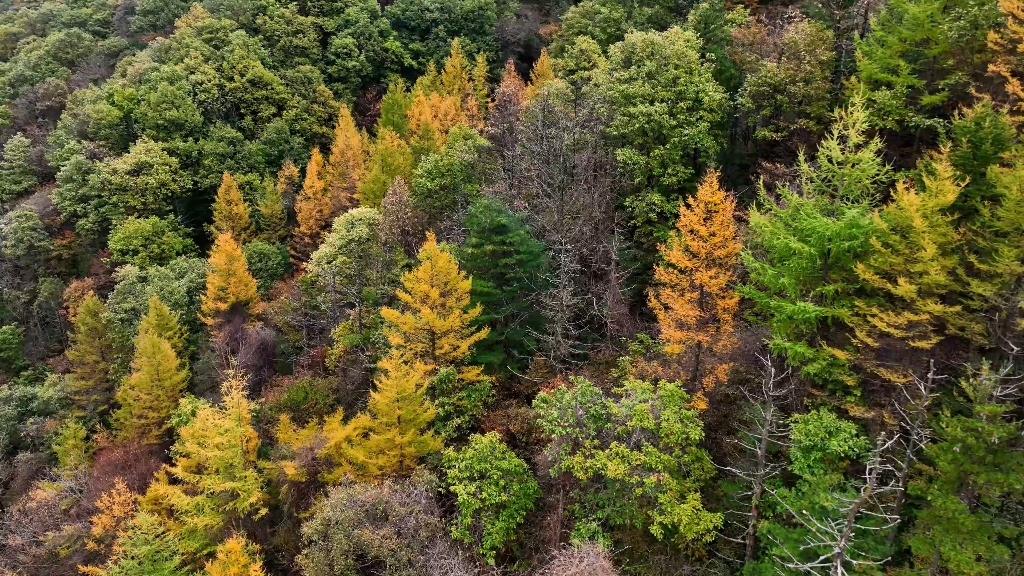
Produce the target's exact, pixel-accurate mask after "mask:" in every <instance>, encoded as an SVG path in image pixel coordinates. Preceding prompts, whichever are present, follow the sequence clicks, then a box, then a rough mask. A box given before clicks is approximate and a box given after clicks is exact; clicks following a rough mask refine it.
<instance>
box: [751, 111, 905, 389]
mask: <svg viewBox="0 0 1024 576" xmlns="http://www.w3.org/2000/svg"><path fill="white" fill-rule="evenodd" d="M866 134H867V116H866V111H865V110H864V107H863V102H862V101H860V100H854V102H853V103H852V105H851V107H850V108H849V109H847V110H845V111H841V112H840V113H839V114H838V116H837V122H836V126H835V127H834V128H833V130H832V133H831V134H830V135H829V137H828V138H826V139H825V140H824V141H823V142H822V143H821V145H819V147H818V154H817V158H816V163H815V165H813V166H812V165H810V164H809V163H808V162H806V161H805V160H803V159H801V161H800V163H799V165H798V166H797V169H798V172H799V176H800V188H801V191H802V193H797V192H794V191H792V190H791V189H789V187H786V186H783V187H781V188H780V189H779V190H778V196H779V198H778V199H775V198H772V197H771V196H769V195H768V193H767V191H765V190H764V189H763V188H762V191H761V205H759V206H757V207H755V208H753V209H752V210H751V211H750V239H749V244H748V248H747V250H746V251H744V252H743V254H742V259H743V262H744V264H745V265H746V268H747V270H748V273H749V281H748V283H747V284H745V285H744V286H741V287H740V289H739V290H740V293H741V294H742V295H744V296H746V297H747V298H749V299H750V300H752V301H753V302H754V305H755V310H756V313H757V314H758V316H759V317H760V318H761V319H762V321H763V322H764V324H765V326H766V327H767V328H768V330H769V331H770V332H771V338H770V340H769V345H770V346H771V348H772V351H773V352H774V353H776V354H779V355H781V356H782V357H784V358H785V359H786V361H787V362H788V363H789V364H790V365H792V366H796V367H798V368H799V369H800V373H801V374H802V375H803V376H805V377H807V378H810V379H812V380H814V381H816V382H818V383H820V384H824V385H827V386H829V387H833V388H836V389H838V390H846V391H848V392H850V391H852V392H856V391H855V390H853V389H851V388H849V387H850V386H852V385H853V384H854V377H853V374H852V373H851V372H850V370H849V366H848V359H849V354H848V352H847V351H846V350H843V349H841V348H840V347H841V346H843V345H844V341H843V340H842V338H843V336H844V333H843V332H842V331H841V328H843V327H844V326H845V325H846V323H847V322H849V321H850V320H851V314H852V313H853V310H854V308H855V303H856V296H857V291H858V290H859V289H860V285H861V281H860V278H859V276H857V274H856V271H855V268H856V265H857V263H858V262H860V261H861V260H863V259H864V258H865V257H866V255H867V254H868V253H869V252H870V249H871V244H870V238H871V236H872V234H873V231H874V223H873V221H872V219H871V214H870V210H871V203H872V202H873V201H874V199H875V198H876V197H877V195H878V191H879V189H880V187H881V185H882V184H883V183H884V182H885V181H886V180H887V179H888V174H889V170H888V167H887V166H886V165H885V164H884V163H883V161H882V160H881V157H880V151H881V150H880V149H881V142H880V141H879V140H877V139H868V138H867V136H866Z"/></svg>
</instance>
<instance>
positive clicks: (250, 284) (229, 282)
mask: <svg viewBox="0 0 1024 576" xmlns="http://www.w3.org/2000/svg"><path fill="white" fill-rule="evenodd" d="M209 262H210V270H209V272H207V274H206V294H204V295H203V297H202V302H201V305H202V306H201V310H202V315H201V316H200V318H201V319H202V320H203V322H205V323H206V324H209V325H216V324H218V323H219V322H220V321H221V320H222V319H223V318H224V317H225V316H226V315H227V314H229V313H231V312H234V311H238V310H245V311H249V312H251V311H252V310H253V307H254V306H255V305H256V304H258V303H259V293H258V292H257V291H256V280H255V279H254V278H253V277H252V274H250V273H249V268H248V266H247V265H246V261H245V255H244V254H242V248H241V247H240V246H239V245H238V243H237V242H235V240H234V238H232V237H231V235H230V234H221V235H220V236H217V241H216V242H215V243H214V244H213V249H211V250H210V258H209Z"/></svg>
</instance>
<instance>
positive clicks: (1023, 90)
mask: <svg viewBox="0 0 1024 576" xmlns="http://www.w3.org/2000/svg"><path fill="white" fill-rule="evenodd" d="M998 6H999V11H1000V12H1001V13H1002V14H1001V16H1002V17H1003V18H1004V19H1005V23H1004V26H1002V27H1000V28H999V29H994V30H992V31H990V32H989V33H988V37H987V42H988V48H989V49H990V50H992V51H993V52H994V57H993V58H992V61H991V62H990V63H989V65H988V72H989V74H994V75H996V76H999V77H1001V78H1002V79H1003V90H1005V91H1006V96H1007V99H1008V100H1009V102H1010V104H1011V105H1012V108H1013V110H1014V111H1016V112H1020V111H1021V110H1022V108H1024V86H1022V85H1021V77H1022V74H1021V70H1022V69H1024V62H1022V60H1021V58H1020V46H1021V45H1024V6H1021V4H1020V2H1017V1H1015V0H1000V1H999V2H998Z"/></svg>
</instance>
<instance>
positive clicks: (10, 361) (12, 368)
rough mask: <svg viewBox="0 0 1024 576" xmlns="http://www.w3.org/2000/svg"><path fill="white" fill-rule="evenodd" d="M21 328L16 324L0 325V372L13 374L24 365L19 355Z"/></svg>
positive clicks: (23, 359) (19, 370) (22, 358)
mask: <svg viewBox="0 0 1024 576" xmlns="http://www.w3.org/2000/svg"><path fill="white" fill-rule="evenodd" d="M21 343H22V330H21V328H20V327H19V326H17V325H16V324H8V325H7V326H0V373H3V374H6V375H8V376H15V375H17V374H18V373H19V372H21V369H22V368H24V367H25V358H24V357H23V356H22V355H21Z"/></svg>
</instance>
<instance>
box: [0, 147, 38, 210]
mask: <svg viewBox="0 0 1024 576" xmlns="http://www.w3.org/2000/svg"><path fill="white" fill-rule="evenodd" d="M37 182H38V177H37V175H36V169H35V167H34V166H33V165H32V141H31V140H29V139H28V138H27V137H26V136H25V135H24V134H22V133H21V132H18V133H17V134H15V135H14V136H11V137H10V138H8V139H7V142H5V143H4V150H3V159H2V160H0V203H3V202H10V201H11V200H13V199H15V198H17V197H18V196H23V195H25V194H27V193H28V192H30V191H31V190H32V188H33V187H34V186H35V185H36V183H37Z"/></svg>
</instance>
